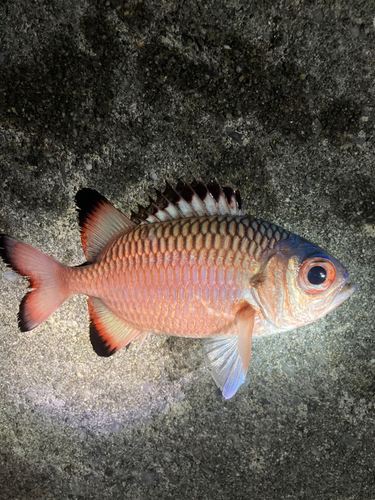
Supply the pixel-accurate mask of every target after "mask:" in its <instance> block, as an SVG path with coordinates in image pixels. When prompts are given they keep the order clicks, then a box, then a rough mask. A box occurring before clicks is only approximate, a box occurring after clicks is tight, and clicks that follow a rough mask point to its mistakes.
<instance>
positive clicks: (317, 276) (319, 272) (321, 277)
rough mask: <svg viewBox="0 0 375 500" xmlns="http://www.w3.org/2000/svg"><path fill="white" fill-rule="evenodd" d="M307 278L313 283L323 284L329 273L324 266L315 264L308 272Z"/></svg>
mask: <svg viewBox="0 0 375 500" xmlns="http://www.w3.org/2000/svg"><path fill="white" fill-rule="evenodd" d="M307 279H308V280H309V282H310V283H311V284H312V285H321V284H322V283H324V282H325V280H326V279H327V273H326V270H325V269H324V267H321V266H314V267H312V268H311V269H310V271H309V272H308V273H307Z"/></svg>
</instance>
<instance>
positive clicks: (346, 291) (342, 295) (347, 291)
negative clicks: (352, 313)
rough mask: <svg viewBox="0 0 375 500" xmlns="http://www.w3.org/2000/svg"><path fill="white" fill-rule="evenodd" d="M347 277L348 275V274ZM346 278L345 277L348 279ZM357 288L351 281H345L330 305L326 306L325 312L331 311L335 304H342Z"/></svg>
mask: <svg viewBox="0 0 375 500" xmlns="http://www.w3.org/2000/svg"><path fill="white" fill-rule="evenodd" d="M348 278H349V275H348ZM348 278H347V279H348ZM356 290H357V287H356V285H353V284H352V283H345V284H344V285H343V286H342V288H341V290H340V291H339V293H338V294H337V295H336V296H335V298H334V299H333V301H332V302H331V303H330V305H329V306H328V308H327V311H326V313H327V312H330V311H333V309H336V307H337V306H339V305H340V304H342V303H343V302H344V301H345V300H346V299H348V298H349V297H350V296H351V295H352V294H353V293H354V292H355V291H356Z"/></svg>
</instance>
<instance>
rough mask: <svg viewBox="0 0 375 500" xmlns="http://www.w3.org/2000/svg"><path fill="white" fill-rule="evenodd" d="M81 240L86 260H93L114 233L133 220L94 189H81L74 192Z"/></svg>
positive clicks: (127, 225) (131, 224)
mask: <svg viewBox="0 0 375 500" xmlns="http://www.w3.org/2000/svg"><path fill="white" fill-rule="evenodd" d="M76 204H77V207H78V217H79V225H80V227H81V241H82V247H83V251H84V254H85V257H86V259H87V261H88V262H94V261H95V260H96V259H97V258H98V256H99V254H100V252H101V251H102V249H103V248H104V246H105V245H106V244H107V243H108V241H109V240H110V239H111V238H112V236H113V235H114V234H116V233H117V232H118V231H121V230H122V229H126V228H128V227H131V226H134V222H132V221H131V220H130V219H128V218H127V217H126V216H125V215H124V214H123V213H122V212H120V211H119V210H117V208H115V207H114V206H113V205H112V203H110V202H109V201H108V200H107V199H106V198H105V197H104V196H102V195H101V194H99V193H98V192H97V191H95V190H94V189H89V188H85V189H81V190H80V191H78V193H77V194H76Z"/></svg>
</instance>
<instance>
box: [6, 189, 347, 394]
mask: <svg viewBox="0 0 375 500" xmlns="http://www.w3.org/2000/svg"><path fill="white" fill-rule="evenodd" d="M77 204H78V207H79V209H80V211H79V219H80V226H81V231H82V245H83V249H84V252H85V255H86V258H87V263H86V264H85V265H83V266H80V267H75V268H70V267H67V266H63V265H61V264H59V263H57V262H56V261H54V260H53V259H52V258H50V257H47V256H45V255H44V254H42V253H41V252H39V251H37V250H35V249H33V248H32V247H30V246H29V245H26V244H24V243H21V242H19V241H18V240H15V239H14V238H11V237H9V236H6V235H2V237H1V243H0V244H1V247H2V248H3V250H2V256H3V258H4V260H5V261H6V262H7V263H9V264H11V265H12V266H13V268H14V269H15V270H17V271H18V272H20V273H21V274H22V275H25V276H28V277H29V280H30V282H31V284H32V287H33V288H34V289H35V290H34V291H32V292H31V293H29V294H27V295H26V296H25V298H24V300H23V302H22V304H21V308H20V315H19V318H20V327H21V330H30V329H32V328H34V327H36V326H37V325H38V324H40V323H41V322H42V321H44V320H45V319H46V318H47V317H48V316H49V315H50V314H52V312H53V311H54V310H55V309H56V308H57V307H59V306H60V305H61V303H63V302H64V301H65V300H66V299H67V298H68V297H69V296H71V295H73V294H77V293H80V294H85V295H87V296H88V305H89V313H90V321H91V325H90V338H91V342H92V345H93V347H94V349H95V351H96V352H97V353H98V354H99V355H103V356H109V355H111V354H113V353H115V352H116V351H117V350H119V349H120V348H121V347H123V346H125V345H128V344H129V343H130V342H131V341H132V340H134V339H135V338H136V337H139V338H140V342H142V341H143V340H144V338H145V337H146V336H147V335H148V334H149V333H156V334H167V335H175V336H181V337H195V338H198V337H199V338H205V339H206V342H205V347H204V351H205V358H206V361H207V363H208V365H209V367H210V368H211V371H212V375H213V377H214V379H215V381H216V383H217V385H218V386H219V387H220V388H221V389H222V391H223V395H224V397H226V398H230V397H232V396H233V395H234V394H235V393H236V391H237V389H238V387H239V386H240V385H241V384H242V383H243V382H244V379H245V375H246V371H247V367H248V363H249V360H250V353H251V340H252V337H256V336H262V335H268V334H271V333H276V332H280V331H285V330H289V329H291V328H295V327H297V326H301V325H305V324H307V323H310V322H312V321H315V320H316V319H318V318H320V317H322V316H324V315H325V314H327V313H328V312H330V311H331V310H333V309H334V308H335V307H337V306H338V305H339V304H341V303H342V302H343V301H344V300H345V299H346V298H348V297H349V296H350V295H351V294H352V293H353V291H354V290H355V287H354V286H353V285H350V284H348V283H347V282H348V272H347V271H346V269H345V268H344V267H343V266H342V265H341V264H340V263H339V262H338V261H337V260H336V259H335V258H334V257H332V256H331V255H329V254H328V253H327V252H325V251H324V250H322V249H321V248H319V247H318V246H316V245H314V244H312V243H310V242H308V241H307V240H305V239H304V238H300V237H298V236H296V235H294V234H293V233H290V232H289V231H286V230H283V229H282V228H280V227H278V226H276V225H274V224H270V223H268V222H265V221H261V220H258V219H253V218H251V217H247V216H244V215H242V209H241V201H240V197H239V193H238V192H236V191H234V190H233V189H231V188H228V187H225V188H221V187H220V186H219V185H218V184H217V183H216V182H212V183H210V184H208V185H207V186H206V185H205V184H203V183H202V182H195V183H194V184H193V185H192V186H190V185H188V184H179V185H178V186H177V188H176V189H173V188H171V187H170V186H168V188H167V190H166V192H165V193H164V194H163V195H162V194H161V193H158V199H157V200H156V202H151V204H150V206H149V207H147V209H141V210H140V212H139V213H138V214H133V217H132V219H133V220H130V219H128V218H127V217H126V216H125V215H124V214H122V213H121V212H119V211H118V210H116V209H115V208H114V207H113V206H112V205H111V204H110V203H109V202H108V200H106V199H105V198H104V197H102V196H101V195H99V194H98V193H97V192H96V191H92V190H89V189H84V190H81V191H80V192H79V193H78V194H77Z"/></svg>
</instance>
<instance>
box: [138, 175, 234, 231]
mask: <svg viewBox="0 0 375 500" xmlns="http://www.w3.org/2000/svg"><path fill="white" fill-rule="evenodd" d="M241 214H242V211H241V197H240V193H239V191H235V190H234V189H233V188H231V187H228V186H225V187H223V188H222V187H221V186H220V185H219V183H218V182H217V181H216V180H214V181H211V182H210V183H208V184H207V185H206V184H205V183H204V182H203V181H201V180H199V181H196V180H194V181H193V182H192V183H191V184H188V183H187V182H182V181H179V183H178V184H177V186H176V188H173V187H172V186H171V185H170V184H168V183H167V186H166V189H165V191H164V192H163V193H161V192H160V191H156V200H153V199H151V198H150V203H149V205H148V206H147V207H146V208H144V207H139V208H138V213H134V212H132V220H133V221H134V222H136V223H147V222H148V223H153V222H159V221H165V220H172V219H182V218H187V217H200V216H204V215H241Z"/></svg>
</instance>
